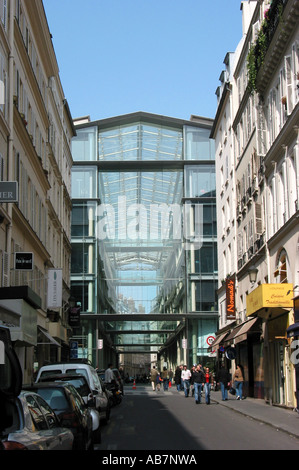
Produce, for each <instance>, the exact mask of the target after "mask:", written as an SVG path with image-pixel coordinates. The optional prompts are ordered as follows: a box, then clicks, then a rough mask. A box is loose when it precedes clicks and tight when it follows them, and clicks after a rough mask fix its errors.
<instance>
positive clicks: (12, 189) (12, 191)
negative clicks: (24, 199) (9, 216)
mask: <svg viewBox="0 0 299 470" xmlns="http://www.w3.org/2000/svg"><path fill="white" fill-rule="evenodd" d="M18 201H19V194H18V182H17V181H0V202H18Z"/></svg>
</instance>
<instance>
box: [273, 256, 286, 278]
mask: <svg viewBox="0 0 299 470" xmlns="http://www.w3.org/2000/svg"><path fill="white" fill-rule="evenodd" d="M274 277H275V278H276V281H277V283H279V284H282V283H287V282H288V276H287V256H286V252H285V251H284V250H283V251H282V252H281V253H280V256H279V261H278V263H277V268H276V270H275V272H274Z"/></svg>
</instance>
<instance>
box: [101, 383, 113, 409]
mask: <svg viewBox="0 0 299 470" xmlns="http://www.w3.org/2000/svg"><path fill="white" fill-rule="evenodd" d="M99 381H100V383H101V386H102V390H103V392H104V393H105V395H106V398H107V400H108V401H109V403H110V406H111V407H112V406H113V405H114V400H113V393H112V392H111V391H110V390H108V388H107V387H106V384H105V383H104V381H103V379H102V378H101V377H100V376H99Z"/></svg>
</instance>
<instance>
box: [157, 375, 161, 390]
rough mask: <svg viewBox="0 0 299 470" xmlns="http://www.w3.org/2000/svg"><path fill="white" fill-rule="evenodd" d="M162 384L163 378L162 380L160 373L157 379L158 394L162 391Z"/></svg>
mask: <svg viewBox="0 0 299 470" xmlns="http://www.w3.org/2000/svg"><path fill="white" fill-rule="evenodd" d="M161 382H162V378H161V375H160V372H158V374H157V379H156V390H157V391H158V392H159V391H160V386H161Z"/></svg>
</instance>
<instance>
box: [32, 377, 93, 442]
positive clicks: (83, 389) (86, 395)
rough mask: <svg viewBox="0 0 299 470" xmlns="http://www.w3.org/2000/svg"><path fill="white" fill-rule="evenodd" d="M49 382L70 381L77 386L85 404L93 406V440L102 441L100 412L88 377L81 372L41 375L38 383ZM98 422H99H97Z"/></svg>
mask: <svg viewBox="0 0 299 470" xmlns="http://www.w3.org/2000/svg"><path fill="white" fill-rule="evenodd" d="M47 382H61V383H69V384H71V385H73V386H74V387H75V389H76V390H77V392H78V393H79V395H81V397H82V399H83V401H84V403H85V406H88V407H90V408H91V415H92V419H93V429H94V431H93V441H94V443H95V444H99V443H100V442H101V428H100V414H99V413H98V412H97V411H96V409H95V408H96V403H95V397H94V394H93V392H92V390H91V389H90V387H89V384H88V382H87V379H86V377H85V376H84V375H80V374H53V375H46V376H45V377H40V378H39V380H38V383H47ZM97 422H98V423H97Z"/></svg>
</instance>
